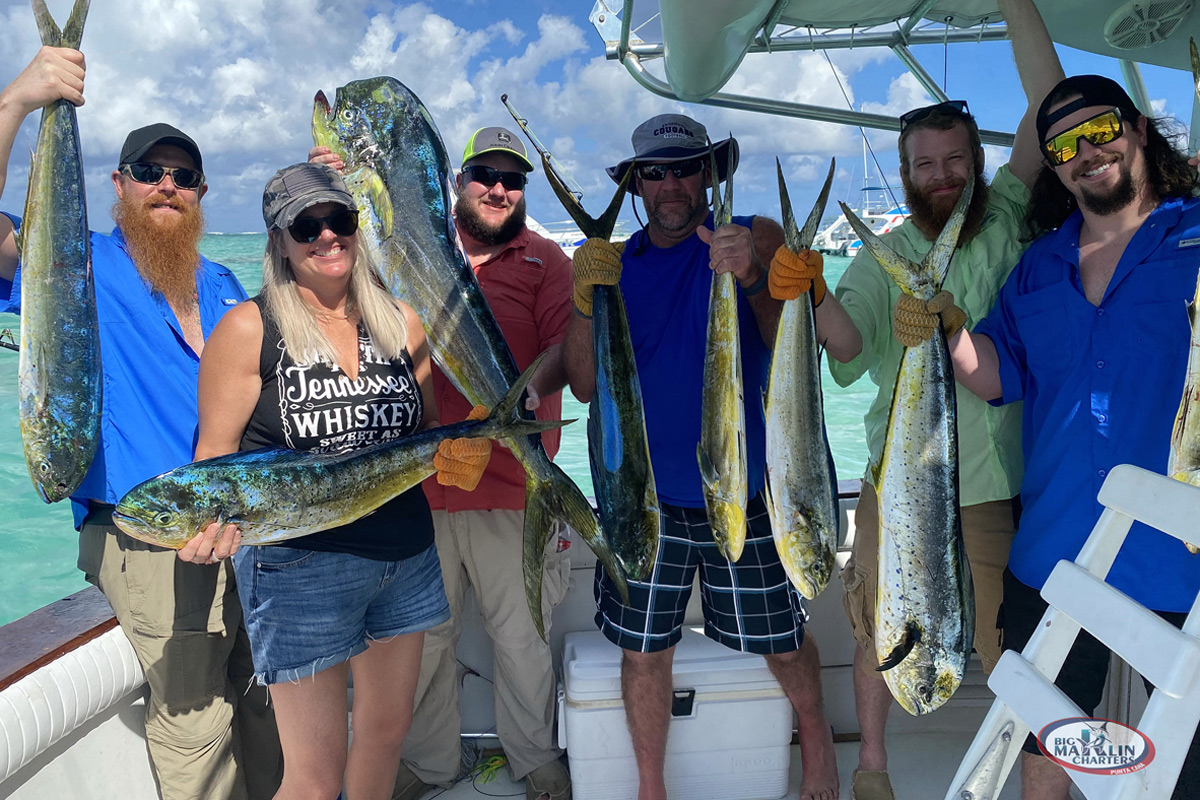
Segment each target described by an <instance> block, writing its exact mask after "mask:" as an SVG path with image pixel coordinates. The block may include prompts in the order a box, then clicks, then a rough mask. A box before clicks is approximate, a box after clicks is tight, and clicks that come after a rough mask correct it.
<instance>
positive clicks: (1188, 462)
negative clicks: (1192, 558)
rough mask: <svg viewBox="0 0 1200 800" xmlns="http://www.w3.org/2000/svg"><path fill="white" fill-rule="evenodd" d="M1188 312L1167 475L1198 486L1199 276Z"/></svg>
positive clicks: (1198, 61) (1198, 74)
mask: <svg viewBox="0 0 1200 800" xmlns="http://www.w3.org/2000/svg"><path fill="white" fill-rule="evenodd" d="M1188 47H1189V48H1190V49H1191V54H1192V78H1193V80H1194V81H1195V87H1196V98H1197V100H1200V53H1198V52H1197V51H1196V40H1195V39H1191V38H1189V39H1188ZM1187 310H1188V320H1189V321H1190V322H1191V325H1192V341H1191V345H1190V347H1189V348H1188V362H1187V372H1186V374H1185V377H1184V381H1183V397H1182V398H1181V399H1180V401H1179V411H1178V412H1177V413H1176V414H1175V425H1174V427H1173V429H1172V430H1171V456H1170V461H1169V462H1168V464H1167V475H1168V476H1170V477H1172V478H1174V479H1175V480H1177V481H1183V482H1184V483H1189V484H1191V485H1192V486H1200V318H1198V317H1200V275H1198V276H1197V277H1196V296H1195V297H1194V298H1193V299H1192V302H1191V304H1190V305H1189V306H1188V309H1187ZM1187 549H1188V550H1189V551H1191V552H1192V553H1193V554H1194V553H1198V552H1200V550H1197V549H1196V548H1195V547H1193V546H1192V545H1190V544H1189V545H1188V546H1187Z"/></svg>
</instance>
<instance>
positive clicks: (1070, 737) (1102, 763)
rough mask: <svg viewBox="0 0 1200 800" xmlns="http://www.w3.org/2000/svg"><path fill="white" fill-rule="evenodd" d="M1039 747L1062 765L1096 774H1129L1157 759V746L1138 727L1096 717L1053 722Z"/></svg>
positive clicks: (1046, 730) (1039, 737)
mask: <svg viewBox="0 0 1200 800" xmlns="http://www.w3.org/2000/svg"><path fill="white" fill-rule="evenodd" d="M1038 747H1040V748H1041V749H1042V752H1043V753H1045V754H1046V756H1047V757H1048V758H1050V760H1051V761H1054V762H1055V763H1057V764H1058V765H1059V766H1062V767H1066V768H1067V769H1073V770H1076V771H1078V772H1087V773H1090V774H1092V775H1125V774H1127V773H1130V772H1137V771H1138V770H1142V769H1145V768H1146V767H1147V766H1148V765H1149V764H1150V762H1151V761H1153V760H1154V744H1153V743H1152V742H1151V741H1150V739H1149V738H1148V737H1147V736H1146V735H1145V734H1143V733H1142V732H1141V731H1139V730H1138V729H1137V728H1131V727H1130V726H1128V725H1122V724H1121V723H1120V722H1114V721H1113V720H1108V719H1095V718H1093V717H1069V718H1067V719H1060V720H1058V721H1057V722H1051V723H1050V724H1049V725H1047V726H1046V727H1044V728H1042V730H1041V733H1039V734H1038Z"/></svg>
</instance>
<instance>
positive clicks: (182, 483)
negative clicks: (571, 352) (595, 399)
mask: <svg viewBox="0 0 1200 800" xmlns="http://www.w3.org/2000/svg"><path fill="white" fill-rule="evenodd" d="M540 361H541V359H540V358H539V359H538V360H537V361H534V363H533V364H531V365H530V367H529V369H527V370H525V373H524V374H523V375H522V376H521V377H520V379H519V380H518V381H517V382H516V383H514V384H513V388H512V390H511V391H510V392H509V393H508V395H507V396H505V397H504V399H503V400H501V401H500V403H499V404H498V405H497V406H496V407H495V408H494V409H492V413H491V414H490V415H489V416H488V418H487V419H485V420H480V421H477V422H472V421H467V422H456V423H453V424H451V425H444V426H442V427H440V428H430V429H429V430H424V431H421V432H419V433H415V434H413V435H412V436H406V437H402V438H399V439H394V440H392V441H389V442H383V443H381V444H377V445H374V446H373V447H366V448H363V449H361V450H352V451H350V452H348V453H334V454H318V453H310V452H307V451H304V450H290V449H287V448H282V447H270V448H264V449H262V450H250V451H247V452H244V453H231V454H229V455H225V456H218V457H217V458H210V459H207V460H204V461H197V462H195V463H193V464H186V465H184V466H182V467H179V468H178V469H173V470H171V471H170V472H168V473H166V474H164V475H159V476H158V477H157V478H151V479H150V480H148V481H144V482H142V483H140V484H138V485H137V486H135V487H134V488H132V489H130V490H129V491H128V492H127V493H126V494H125V496H124V497H123V498H121V502H120V503H119V504H118V505H117V508H116V510H115V511H114V512H113V521H114V522H115V523H116V524H117V527H118V528H120V529H121V530H123V531H125V532H126V533H127V534H129V535H130V536H132V537H134V538H135V539H140V540H142V541H144V542H149V543H150V544H156V545H159V546H161V547H170V548H174V549H176V550H177V549H179V548H180V547H183V546H184V545H185V544H187V542H188V540H189V539H191V538H192V537H194V536H195V535H196V534H197V533H199V532H200V531H202V530H204V528H205V527H207V526H208V525H209V524H210V523H211V522H213V521H214V520H215V521H217V522H219V523H222V524H224V523H230V524H233V525H237V526H238V527H239V528H241V530H242V544H278V543H279V542H284V541H287V540H288V539H295V538H296V537H299V536H307V535H308V534H310V533H317V532H319V531H325V530H329V529H330V528H334V527H337V526H339V525H346V524H349V523H351V522H354V521H355V520H356V519H359V518H360V517H365V516H366V515H367V514H370V513H371V512H373V511H374V510H375V509H377V508H379V507H380V506H381V505H383V504H384V503H386V502H387V501H389V500H391V499H392V498H393V497H396V496H397V495H399V494H400V493H401V492H404V491H407V490H408V489H411V488H412V487H414V486H416V485H417V484H419V483H420V482H421V481H423V480H425V479H426V478H428V477H429V476H430V475H432V474H433V473H434V468H433V457H434V455H435V454H436V453H437V449H438V445H439V444H441V442H442V441H443V440H445V439H453V438H458V437H471V438H478V437H487V438H500V437H509V438H511V437H517V436H528V435H530V434H536V433H540V432H542V431H547V430H553V429H554V428H559V427H562V426H563V425H566V424H567V422H559V421H557V420H529V419H525V418H523V417H522V416H521V409H520V403H521V399H522V392H524V390H525V384H527V383H528V382H529V377H530V376H531V375H532V374H533V373H534V371H535V370H536V369H537V366H538V364H539V363H540Z"/></svg>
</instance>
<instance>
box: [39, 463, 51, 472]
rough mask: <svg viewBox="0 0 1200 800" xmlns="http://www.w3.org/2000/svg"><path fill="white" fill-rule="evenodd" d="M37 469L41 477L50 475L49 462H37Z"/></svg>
mask: <svg viewBox="0 0 1200 800" xmlns="http://www.w3.org/2000/svg"><path fill="white" fill-rule="evenodd" d="M37 468H38V472H40V473H41V474H43V475H49V474H50V462H49V461H39V462H38V465H37Z"/></svg>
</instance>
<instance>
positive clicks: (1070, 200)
mask: <svg viewBox="0 0 1200 800" xmlns="http://www.w3.org/2000/svg"><path fill="white" fill-rule="evenodd" d="M1142 118H1144V119H1145V120H1146V146H1145V147H1144V148H1142V152H1143V153H1144V154H1145V156H1146V188H1147V189H1148V190H1149V191H1150V192H1151V193H1153V196H1154V198H1155V199H1157V200H1159V201H1162V200H1165V199H1167V198H1168V197H1184V196H1187V195H1190V194H1192V193H1193V192H1195V190H1196V188H1197V179H1196V172H1195V170H1193V169H1192V166H1191V165H1190V164H1188V157H1187V155H1186V154H1185V153H1184V152H1183V151H1182V150H1180V149H1178V148H1177V146H1176V144H1177V143H1179V142H1181V141H1182V140H1183V136H1184V134H1183V131H1182V130H1181V128H1180V126H1179V124H1178V123H1177V122H1176V121H1175V120H1173V119H1171V118H1169V117H1144V116H1139V117H1138V119H1142ZM1138 119H1133V120H1128V119H1127V120H1125V121H1124V123H1125V125H1126V128H1125V135H1127V136H1128V135H1129V134H1130V133H1131V131H1132V128H1133V126H1135V125H1136V124H1137V122H1138ZM1078 207H1079V203H1078V201H1076V199H1075V195H1073V194H1071V192H1070V190H1069V189H1067V187H1066V186H1064V185H1063V182H1062V181H1061V180H1059V177H1058V175H1057V174H1056V173H1055V172H1054V168H1053V167H1052V166H1050V164H1049V163H1048V162H1045V161H1043V162H1042V169H1041V171H1040V172H1039V173H1038V176H1037V180H1036V181H1035V182H1034V184H1033V189H1032V190H1030V198H1029V207H1028V208H1027V209H1026V210H1025V228H1026V235H1025V236H1024V237H1023V241H1027V242H1030V241H1033V240H1034V239H1036V238H1038V237H1039V236H1041V235H1042V234H1043V233H1047V232H1049V231H1053V230H1058V229H1059V228H1060V227H1062V224H1063V223H1064V222H1066V220H1067V217H1069V216H1071V214H1073V213H1074V212H1075V209H1076V208H1078Z"/></svg>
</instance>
